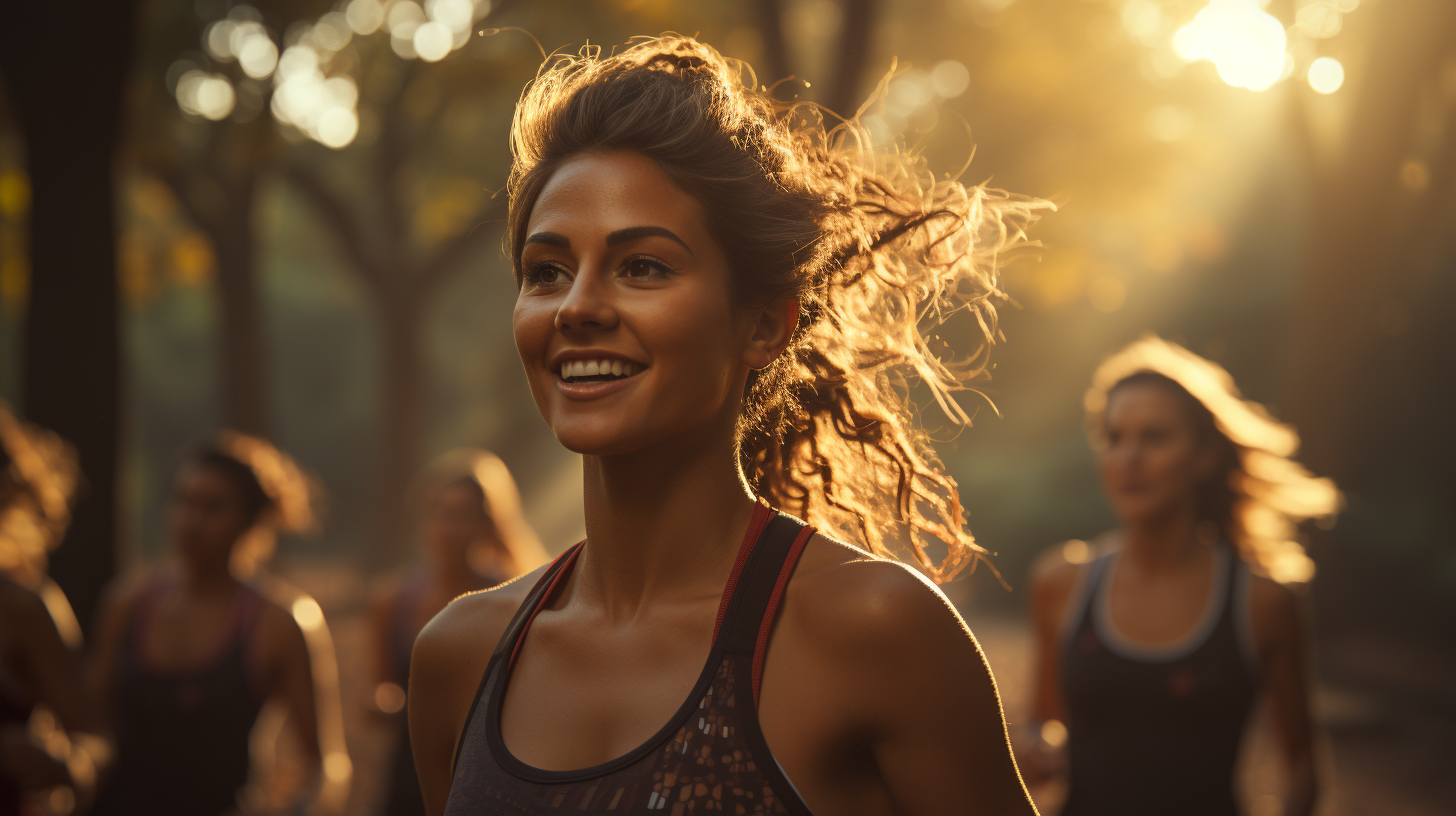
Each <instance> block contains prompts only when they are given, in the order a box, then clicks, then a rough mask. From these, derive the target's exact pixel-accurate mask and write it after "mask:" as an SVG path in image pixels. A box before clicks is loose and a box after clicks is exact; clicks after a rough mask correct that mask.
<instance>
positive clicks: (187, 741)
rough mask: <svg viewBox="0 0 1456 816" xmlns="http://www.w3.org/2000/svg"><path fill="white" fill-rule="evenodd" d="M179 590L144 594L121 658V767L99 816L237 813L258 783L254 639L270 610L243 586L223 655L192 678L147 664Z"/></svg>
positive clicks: (157, 586) (117, 692) (161, 585)
mask: <svg viewBox="0 0 1456 816" xmlns="http://www.w3.org/2000/svg"><path fill="white" fill-rule="evenodd" d="M171 588H172V586H171V584H170V583H168V582H162V581H158V582H156V583H154V584H152V585H151V586H150V587H148V588H147V589H146V590H145V591H143V593H142V595H141V596H140V597H139V599H138V601H137V604H136V607H135V611H134V612H133V615H132V620H131V623H130V625H129V626H128V627H127V634H126V637H125V640H124V642H123V644H122V648H121V652H120V654H119V655H118V660H117V670H116V681H115V686H114V687H113V690H112V705H113V710H114V711H115V717H114V726H115V728H116V765H115V767H114V768H112V770H111V772H110V774H109V778H110V782H109V784H108V785H107V787H106V788H105V789H104V790H103V791H102V793H101V796H100V797H99V798H98V800H97V803H96V806H95V808H94V809H93V810H92V812H93V813H94V814H98V816H109V815H110V814H115V815H116V816H122V815H123V814H125V816H137V814H153V816H210V815H211V814H218V813H223V812H226V811H229V810H235V809H236V808H237V795H238V789H239V788H241V787H242V786H243V785H244V784H245V783H246V782H247V780H248V738H249V735H250V734H251V733H252V730H253V723H254V722H255V721H256V720H257V719H258V711H259V710H260V709H261V708H262V705H263V698H262V696H261V695H260V694H259V693H258V690H257V689H256V688H254V684H253V682H252V681H251V678H250V676H249V672H248V661H247V648H248V641H249V640H250V639H251V638H250V635H251V634H252V632H253V629H254V627H255V626H256V623H257V620H258V614H259V612H260V611H261V610H262V607H263V603H264V601H263V598H262V597H261V596H260V595H258V593H257V591H256V590H254V589H252V588H250V587H247V586H244V585H239V586H238V588H237V590H236V592H235V593H234V595H233V601H232V607H231V609H230V610H229V612H228V620H227V624H226V626H225V627H224V630H223V636H222V639H221V642H219V643H218V645H217V650H216V651H215V652H214V654H213V656H212V657H211V658H209V659H208V660H207V661H205V662H204V663H203V664H201V665H199V666H196V667H194V668H191V669H187V670H182V671H168V672H160V671H157V670H155V669H153V668H152V667H150V666H148V665H147V663H146V658H145V656H144V655H143V654H142V643H143V642H144V635H145V633H146V632H147V629H148V626H149V624H150V623H151V619H152V616H153V614H154V613H155V611H156V608H157V605H158V603H160V601H161V600H162V598H163V597H164V596H165V594H166V593H167V592H168V591H170V590H171Z"/></svg>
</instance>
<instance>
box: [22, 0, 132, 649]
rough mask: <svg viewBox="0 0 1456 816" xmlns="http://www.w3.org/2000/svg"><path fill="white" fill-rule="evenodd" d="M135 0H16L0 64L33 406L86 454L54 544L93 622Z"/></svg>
mask: <svg viewBox="0 0 1456 816" xmlns="http://www.w3.org/2000/svg"><path fill="white" fill-rule="evenodd" d="M134 9H135V5H134V3H133V2H130V0H115V2H109V3H103V4H100V5H99V6H97V7H96V8H95V9H93V10H92V13H89V14H85V15H77V14H75V13H73V9H71V8H70V7H69V6H66V5H63V4H58V3H9V4H6V7H5V9H4V11H3V14H4V17H5V23H4V25H3V26H0V71H3V73H4V75H5V78H6V83H7V86H8V88H9V90H10V94H11V98H12V99H13V100H14V107H15V110H16V113H17V115H18V117H19V119H20V122H21V127H22V131H23V133H24V135H25V142H26V158H27V166H28V175H29V177H30V186H31V190H32V194H31V209H30V242H29V252H30V270H31V274H30V285H29V301H28V304H27V309H26V317H25V332H24V345H25V349H24V372H23V383H22V394H23V399H24V414H25V416H26V419H28V420H30V421H32V422H35V423H37V424H39V425H41V426H43V427H46V428H49V429H51V430H54V431H55V432H56V433H58V434H60V435H61V436H62V437H64V438H65V439H66V440H68V441H69V442H71V443H72V444H73V445H75V446H76V450H77V453H78V454H79V458H80V466H81V471H82V473H83V474H84V476H85V480H86V481H85V491H84V493H83V494H82V497H81V499H80V502H79V503H78V504H77V507H76V508H75V512H74V514H73V515H72V522H71V526H70V529H69V530H68V531H67V533H66V538H65V540H64V542H63V543H62V544H61V546H60V548H59V549H57V550H56V551H55V553H54V554H53V555H52V557H51V574H52V576H53V577H54V578H55V580H56V582H57V583H58V584H60V585H61V588H62V589H64V590H65V591H66V594H67V595H68V596H69V598H70V600H71V603H72V605H73V606H74V607H75V610H76V613H77V615H78V616H79V618H80V620H81V621H82V622H83V623H85V624H87V625H89V624H90V623H91V622H92V618H93V617H94V611H95V608H96V601H97V599H98V596H99V595H100V592H101V588H102V586H104V585H105V583H106V582H107V581H108V580H110V578H111V576H112V574H113V573H114V571H115V564H116V550H115V545H116V509H117V508H116V493H117V481H116V477H117V473H116V471H117V451H118V434H119V426H120V367H121V357H120V342H119V340H120V338H119V329H118V327H119V322H118V321H119V316H118V286H117V275H116V240H115V236H116V223H115V211H114V199H115V187H114V184H113V172H114V168H113V162H114V160H115V157H116V153H117V146H118V143H119V140H120V137H121V122H122V96H123V94H122V90H123V79H124V77H125V76H126V71H127V66H128V62H129V59H130V55H131V47H132V38H131V36H130V33H131V30H132V24H133V11H134ZM75 55H84V58H81V59H78V58H75Z"/></svg>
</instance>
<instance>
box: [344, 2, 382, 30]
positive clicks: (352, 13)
mask: <svg viewBox="0 0 1456 816" xmlns="http://www.w3.org/2000/svg"><path fill="white" fill-rule="evenodd" d="M344 18H345V19H346V20H348V22H349V28H352V29H354V33H355V34H360V35H363V34H373V33H374V32H376V31H378V30H379V27H380V26H382V25H384V4H383V3H381V2H379V0H352V2H350V3H349V5H348V6H347V7H345V9H344Z"/></svg>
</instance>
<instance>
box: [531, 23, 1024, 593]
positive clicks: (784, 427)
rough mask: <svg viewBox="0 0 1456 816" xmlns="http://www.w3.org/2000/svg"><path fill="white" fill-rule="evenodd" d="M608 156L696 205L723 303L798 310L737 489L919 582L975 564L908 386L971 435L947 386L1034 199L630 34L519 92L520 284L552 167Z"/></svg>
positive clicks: (748, 423)
mask: <svg viewBox="0 0 1456 816" xmlns="http://www.w3.org/2000/svg"><path fill="white" fill-rule="evenodd" d="M831 115H832V114H831ZM616 150H620V151H629V152H633V153H638V154H641V155H645V156H647V157H649V158H651V159H653V160H654V161H656V162H657V164H658V166H659V167H661V168H662V170H663V172H665V173H666V174H667V175H668V177H669V178H671V179H672V180H673V181H674V182H675V183H676V184H678V186H680V187H681V188H682V189H683V190H684V191H686V192H687V193H689V194H690V195H692V196H693V197H694V198H695V199H696V200H697V201H698V203H699V204H700V205H701V207H702V211H703V213H704V216H705V220H706V223H707V226H708V228H709V230H710V232H711V234H712V235H713V237H714V238H715V240H716V242H717V244H718V246H719V247H720V248H721V249H722V251H723V252H724V253H725V254H726V256H727V258H728V261H729V263H730V266H731V269H732V273H733V284H732V285H733V296H734V298H735V299H736V300H737V301H738V302H739V303H740V304H742V305H746V306H764V305H767V304H770V303H773V302H775V301H778V300H783V299H787V298H797V299H798V302H799V306H800V315H801V316H800V319H799V324H798V326H797V328H796V329H795V332H794V336H793V339H792V342H791V344H790V346H789V349H788V350H787V351H786V352H785V353H784V354H782V355H780V357H779V358H778V359H777V360H775V361H774V362H773V363H772V364H771V365H769V366H768V367H767V368H765V369H763V370H762V371H756V372H753V374H752V376H751V377H750V380H749V385H748V389H747V393H746V395H745V399H744V408H743V412H742V415H741V418H740V421H739V426H738V433H737V442H738V458H739V462H740V464H741V466H742V469H743V472H744V474H745V476H746V478H747V480H748V483H749V485H750V487H751V488H752V489H753V490H754V491H755V492H756V493H758V494H759V495H760V496H763V497H764V498H765V499H766V500H768V501H769V503H771V504H773V505H774V506H776V507H779V508H780V509H783V510H785V511H786V512H791V513H794V514H796V515H799V516H801V517H803V518H804V519H805V520H807V521H809V522H810V523H812V524H815V525H817V526H819V527H820V528H821V529H824V530H826V531H829V532H832V533H837V534H839V535H841V536H845V537H847V538H849V539H851V540H858V541H860V542H861V543H863V544H864V546H866V547H867V548H869V549H870V550H871V551H873V552H875V553H876V554H878V555H883V556H889V557H905V560H907V561H908V562H912V563H914V564H916V565H917V566H918V567H919V568H921V569H922V570H923V571H924V572H925V573H926V574H928V575H929V576H931V577H933V578H934V579H936V580H939V581H943V580H948V579H949V578H951V577H953V576H954V575H955V574H956V573H957V572H959V571H960V570H961V569H962V568H964V567H965V566H967V565H973V564H974V563H975V562H976V560H977V559H978V558H979V556H980V554H981V553H982V552H983V551H982V550H981V548H980V547H978V546H977V545H976V543H975V540H974V539H973V538H972V536H971V534H970V533H969V532H968V531H967V530H966V529H965V519H964V516H963V512H962V509H961V503H960V497H959V495H958V494H957V489H956V484H955V481H954V480H953V479H951V477H950V476H949V475H948V474H947V473H946V472H945V467H944V466H943V465H942V464H941V462H940V460H939V458H938V457H937V456H936V454H935V452H934V451H933V450H932V448H931V446H930V444H929V440H928V439H927V437H926V436H925V434H924V432H923V431H922V430H921V429H920V428H919V426H918V425H917V423H916V422H915V421H914V418H913V415H914V410H915V408H914V406H913V405H912V403H911V401H910V398H909V387H910V385H911V384H912V383H914V382H919V383H923V384H924V385H925V386H928V388H929V391H930V393H931V394H933V396H934V398H935V400H936V401H937V403H938V404H939V406H940V407H941V409H942V410H943V411H945V413H946V414H947V415H948V416H949V417H950V418H951V419H952V420H953V421H955V422H960V423H966V422H969V418H968V417H967V415H966V414H965V412H964V411H963V410H962V409H961V407H960V406H959V405H958V404H957V403H956V402H955V400H954V399H953V397H952V392H954V391H957V390H960V389H963V388H965V387H966V385H965V384H966V382H967V381H968V380H969V379H971V378H972V377H974V376H976V375H978V374H980V373H982V372H983V371H984V369H985V355H984V352H985V350H986V347H987V346H988V345H989V344H990V343H991V342H992V341H993V339H994V338H995V337H996V336H997V330H996V311H995V307H994V303H993V301H994V300H995V299H997V298H1000V297H1001V293H1000V291H999V290H998V289H997V282H996V277H997V269H998V266H999V265H1000V262H1001V260H1002V258H1003V256H1004V255H1005V253H1007V252H1008V251H1009V250H1012V249H1015V248H1017V247H1019V246H1024V245H1026V243H1027V241H1026V237H1025V233H1024V231H1023V230H1024V228H1025V227H1026V226H1027V225H1028V224H1029V223H1031V222H1032V221H1034V220H1035V218H1036V216H1037V211H1038V210H1040V209H1042V208H1046V207H1050V205H1049V204H1048V203H1046V202H1042V201H1036V200H1032V199H1027V198H1021V197H1017V196H1013V195H1011V194H1008V193H1006V192H1004V191H1001V190H995V189H991V188H988V187H986V186H984V185H982V186H967V185H964V184H961V183H960V182H958V181H955V180H952V179H942V180H936V179H935V177H934V176H933V174H931V173H930V172H929V171H928V169H927V168H926V166H925V164H924V162H923V161H922V160H921V159H920V158H919V157H917V156H915V155H913V154H910V153H907V152H904V151H899V152H891V153H877V152H876V151H875V150H874V149H873V147H872V146H871V145H870V141H869V137H868V135H867V133H866V132H865V130H864V129H863V128H862V127H860V126H859V124H858V123H857V121H856V120H850V121H844V122H841V123H840V124H838V125H835V126H833V127H828V128H826V126H825V124H824V112H823V111H821V110H820V109H819V108H817V107H815V106H813V105H811V104H807V103H785V102H781V101H779V100H777V99H775V98H774V97H773V95H772V92H771V91H769V90H768V89H766V88H763V87H761V86H759V85H758V84H757V79H756V78H755V76H754V74H753V72H752V70H751V69H750V68H749V67H748V66H747V65H746V64H744V63H741V62H738V61H736V60H731V59H727V58H724V57H723V56H721V55H720V54H719V53H718V52H717V51H715V50H714V49H713V48H711V47H710V46H708V45H705V44H703V43H700V42H698V41H696V40H694V39H692V38H689V37H681V36H677V35H664V36H662V37H655V38H641V39H638V40H636V41H634V42H633V43H632V44H630V45H629V46H628V47H627V48H625V49H624V50H622V51H619V52H617V53H614V54H610V55H605V54H603V53H602V51H601V49H600V48H598V47H590V46H589V47H587V48H584V49H582V51H581V52H579V53H578V54H575V55H556V56H554V57H552V58H550V59H548V60H547V61H546V63H545V64H543V66H542V69H541V71H540V73H539V74H538V76H537V77H536V79H535V80H534V81H533V82H531V84H530V85H529V86H527V88H526V91H525V93H524V94H523V95H522V98H521V101H520V104H519V105H518V106H517V108H516V114H515V121H514V123H513V126H512V128H511V151H512V155H513V158H514V164H513V166H512V169H511V176H510V183H509V190H510V196H511V198H510V216H509V226H508V229H509V240H510V249H511V257H512V260H513V262H514V265H515V271H516V276H517V280H518V281H519V280H520V274H521V269H520V259H521V250H522V248H523V241H524V238H525V235H524V232H525V229H526V223H527V220H528V218H529V216H530V211H531V208H532V207H533V206H534V205H535V201H536V198H537V196H538V195H539V194H540V192H541V189H542V188H543V187H544V186H545V184H546V182H547V181H548V180H549V179H550V177H551V175H552V174H553V173H554V171H555V170H556V168H558V167H559V166H560V165H561V164H562V163H563V162H564V161H565V160H566V159H568V158H570V157H572V156H574V155H578V154H581V153H584V152H593V151H616ZM960 310H966V311H968V312H969V314H970V315H971V318H972V319H973V320H974V321H975V325H976V326H977V331H978V333H979V335H980V338H981V342H980V343H979V346H978V348H977V349H975V351H974V353H973V354H972V355H971V356H970V357H968V358H964V359H948V358H943V357H942V356H939V355H938V354H937V353H935V352H933V351H932V350H931V348H930V345H929V341H930V338H931V337H932V331H933V329H934V328H935V327H936V326H938V325H939V324H940V323H942V322H944V321H945V320H946V319H947V318H948V317H950V316H951V315H952V314H954V313H955V312H958V311H960ZM931 540H936V541H939V542H940V543H941V544H943V545H944V546H945V547H946V548H947V552H946V555H945V557H944V558H942V559H937V558H935V557H933V556H932V555H931V554H930V553H929V552H927V545H928V544H929V542H930V541H931Z"/></svg>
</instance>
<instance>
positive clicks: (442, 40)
mask: <svg viewBox="0 0 1456 816" xmlns="http://www.w3.org/2000/svg"><path fill="white" fill-rule="evenodd" d="M453 39H454V35H453V34H452V32H451V31H450V29H448V28H446V27H445V26H444V25H443V24H441V23H437V22H435V21H433V20H431V21H430V22H428V23H424V24H422V25H420V27H419V28H416V29H415V36H414V42H415V53H416V54H419V56H420V59H422V60H424V61H425V62H439V61H440V60H442V59H444V58H445V55H447V54H449V53H450V45H451V41H452V40H453Z"/></svg>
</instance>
